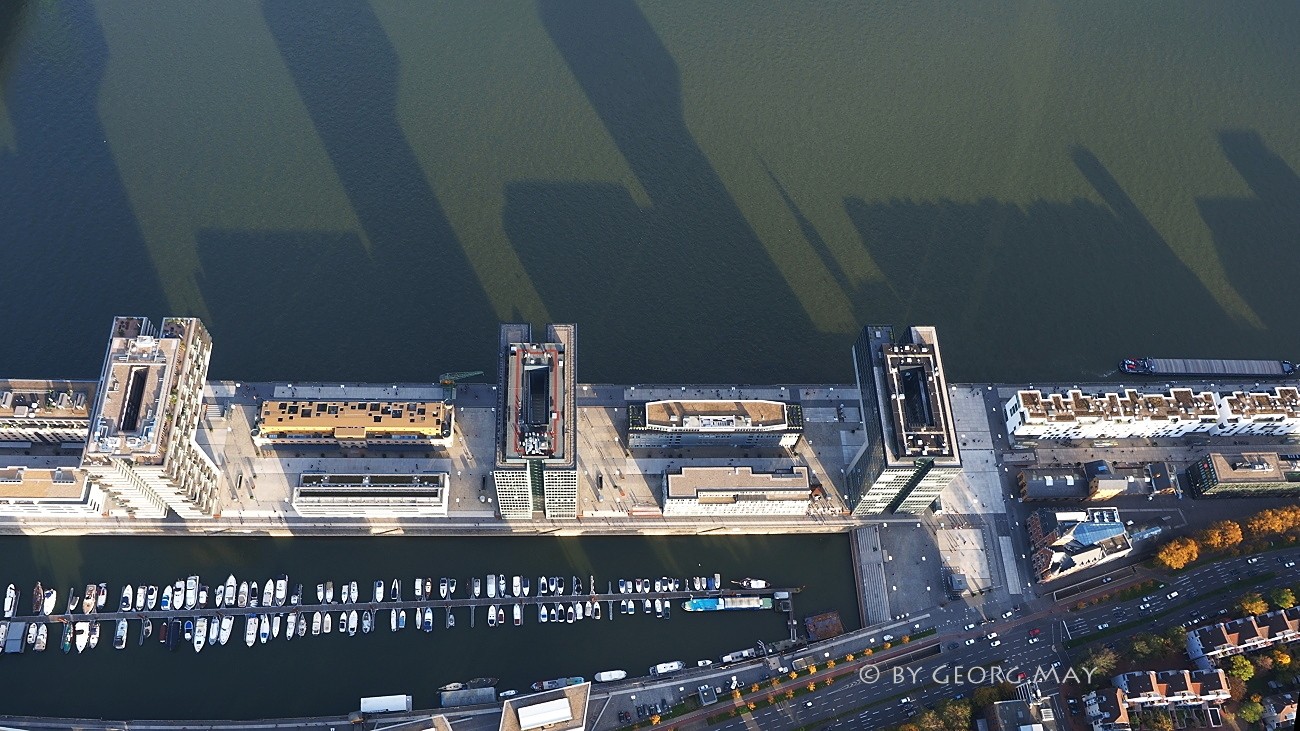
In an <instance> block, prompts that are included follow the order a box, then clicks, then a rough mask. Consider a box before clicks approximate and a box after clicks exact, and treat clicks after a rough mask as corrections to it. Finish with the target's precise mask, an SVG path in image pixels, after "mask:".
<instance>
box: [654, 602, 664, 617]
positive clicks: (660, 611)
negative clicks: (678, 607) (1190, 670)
mask: <svg viewBox="0 0 1300 731" xmlns="http://www.w3.org/2000/svg"><path fill="white" fill-rule="evenodd" d="M655 616H656V617H662V616H664V600H663V599H655Z"/></svg>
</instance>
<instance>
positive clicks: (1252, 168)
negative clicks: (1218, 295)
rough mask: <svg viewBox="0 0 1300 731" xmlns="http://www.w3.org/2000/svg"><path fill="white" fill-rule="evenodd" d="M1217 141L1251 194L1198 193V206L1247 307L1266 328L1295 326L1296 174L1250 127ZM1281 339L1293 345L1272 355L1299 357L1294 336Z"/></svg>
mask: <svg viewBox="0 0 1300 731" xmlns="http://www.w3.org/2000/svg"><path fill="white" fill-rule="evenodd" d="M1219 145H1220V146H1221V147H1222V148H1223V154H1224V155H1225V156H1226V157H1227V159H1228V162H1229V163H1231V164H1232V166H1233V168H1235V169H1236V171H1237V173H1238V174H1239V175H1240V176H1241V179H1242V180H1243V181H1245V183H1246V185H1247V186H1248V187H1249V188H1250V191H1251V193H1253V194H1254V195H1253V197H1250V198H1202V199H1198V200H1197V201H1196V205H1197V208H1199V209H1200V213H1201V218H1202V220H1204V221H1205V225H1206V226H1208V227H1209V228H1210V231H1211V232H1212V233H1213V235H1214V243H1215V246H1216V248H1218V250H1219V251H1221V252H1223V265H1224V269H1226V270H1227V272H1228V275H1229V276H1230V277H1232V279H1233V282H1234V283H1235V284H1236V286H1237V289H1238V291H1240V292H1241V294H1242V296H1243V297H1244V298H1245V299H1246V301H1247V302H1249V303H1250V306H1251V308H1252V309H1254V311H1255V312H1256V313H1258V314H1259V316H1260V318H1261V319H1263V320H1264V323H1265V325H1267V326H1268V329H1269V331H1270V332H1273V333H1284V332H1287V333H1289V332H1293V331H1294V322H1295V318H1294V316H1293V314H1292V313H1293V312H1294V311H1295V308H1296V302H1297V298H1296V292H1297V291H1300V282H1298V281H1297V278H1296V271H1297V270H1300V177H1297V175H1296V173H1295V171H1294V170H1292V169H1291V168H1290V166H1288V165H1287V164H1286V161H1284V160H1283V159H1282V158H1281V157H1279V156H1278V155H1277V154H1276V153H1274V152H1273V151H1272V150H1270V149H1268V147H1267V146H1266V145H1265V144H1264V140H1263V139H1262V138H1261V137H1260V136H1259V134H1257V133H1255V132H1253V131H1241V130H1232V131H1225V132H1222V133H1220V134H1219ZM1282 342H1284V343H1285V344H1286V345H1288V346H1290V348H1291V349H1290V350H1286V351H1284V352H1276V351H1275V352H1273V353H1272V355H1273V356H1274V357H1278V358H1283V357H1289V358H1291V359H1292V360H1294V359H1295V358H1297V357H1300V353H1297V352H1296V350H1295V348H1296V347H1297V343H1296V342H1295V341H1294V339H1287V340H1284V341H1282Z"/></svg>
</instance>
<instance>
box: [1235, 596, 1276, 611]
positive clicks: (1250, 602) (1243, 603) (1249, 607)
mask: <svg viewBox="0 0 1300 731" xmlns="http://www.w3.org/2000/svg"><path fill="white" fill-rule="evenodd" d="M1237 606H1239V607H1241V611H1243V612H1245V613H1246V614H1263V613H1264V612H1267V611H1268V602H1266V601H1264V597H1262V596H1260V595H1259V592H1257V591H1252V592H1250V593H1249V594H1247V595H1245V596H1243V597H1242V598H1241V599H1239V600H1237Z"/></svg>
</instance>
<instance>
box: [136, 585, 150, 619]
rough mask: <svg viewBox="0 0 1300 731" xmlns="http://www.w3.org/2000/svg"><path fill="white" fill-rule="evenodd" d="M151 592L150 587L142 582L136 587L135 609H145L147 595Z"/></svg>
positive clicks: (140, 610) (139, 610)
mask: <svg viewBox="0 0 1300 731" xmlns="http://www.w3.org/2000/svg"><path fill="white" fill-rule="evenodd" d="M148 592H149V587H147V586H145V585H144V584H141V585H139V586H137V587H136V588H135V611H137V612H143V611H144V602H145V596H146V595H147V594H148Z"/></svg>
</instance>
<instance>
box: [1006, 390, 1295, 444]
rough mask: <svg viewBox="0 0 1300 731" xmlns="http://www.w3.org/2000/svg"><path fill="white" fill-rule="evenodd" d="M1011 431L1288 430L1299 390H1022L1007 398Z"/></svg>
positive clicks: (1117, 435) (1039, 435) (1145, 434)
mask: <svg viewBox="0 0 1300 731" xmlns="http://www.w3.org/2000/svg"><path fill="white" fill-rule="evenodd" d="M1003 419H1004V422H1005V426H1006V428H1007V435H1008V436H1009V437H1011V438H1013V439H1016V440H1020V441H1026V440H1093V439H1140V438H1171V437H1181V436H1184V435H1187V434H1205V435H1208V436H1218V437H1230V436H1238V435H1258V436H1283V435H1286V434H1292V433H1295V432H1296V431H1297V430H1300V390H1298V389H1297V388H1296V387H1294V386H1280V387H1278V388H1275V389H1273V391H1272V392H1251V393H1246V392H1242V391H1234V392H1232V393H1227V394H1219V393H1212V392H1209V391H1201V392H1199V393H1197V392H1193V391H1192V389H1190V388H1174V389H1170V390H1169V391H1168V392H1166V393H1141V392H1139V391H1137V390H1136V389H1124V391H1123V392H1122V393H1121V392H1109V393H1101V394H1096V395H1088V394H1084V393H1083V391H1081V390H1078V389H1071V390H1069V391H1067V392H1065V393H1063V394H1062V393H1047V394H1045V393H1043V392H1042V391H1039V390H1023V391H1018V392H1017V393H1016V395H1015V396H1013V397H1011V398H1010V399H1008V400H1007V402H1006V403H1005V404H1003Z"/></svg>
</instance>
